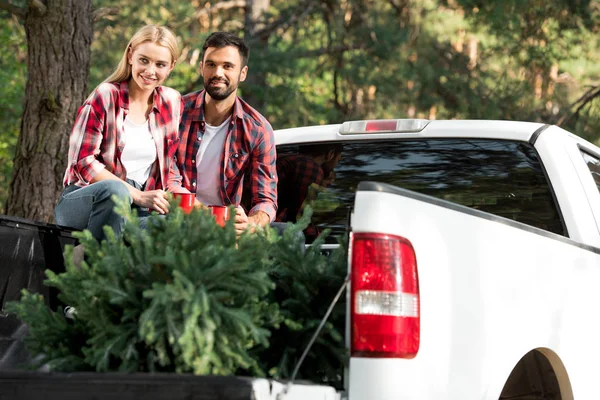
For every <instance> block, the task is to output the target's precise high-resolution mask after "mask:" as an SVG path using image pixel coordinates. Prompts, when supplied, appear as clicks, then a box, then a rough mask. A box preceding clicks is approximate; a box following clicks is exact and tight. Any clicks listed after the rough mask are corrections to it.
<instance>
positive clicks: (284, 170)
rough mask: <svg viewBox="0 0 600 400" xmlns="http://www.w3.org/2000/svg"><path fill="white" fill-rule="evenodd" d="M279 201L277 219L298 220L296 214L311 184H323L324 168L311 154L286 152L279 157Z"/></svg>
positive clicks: (284, 220)
mask: <svg viewBox="0 0 600 400" xmlns="http://www.w3.org/2000/svg"><path fill="white" fill-rule="evenodd" d="M277 174H278V175H279V184H278V185H277V192H278V193H279V203H278V209H277V221H281V222H287V221H292V222H296V215H297V214H298V213H299V212H300V211H301V209H302V204H303V203H304V200H305V199H306V196H307V195H308V189H309V188H310V185H312V184H316V185H319V186H320V185H321V184H322V183H323V179H324V173H323V169H322V168H321V166H320V165H319V164H317V163H316V162H315V161H314V160H313V159H312V158H311V157H310V156H305V155H301V154H284V155H281V156H279V157H278V158H277Z"/></svg>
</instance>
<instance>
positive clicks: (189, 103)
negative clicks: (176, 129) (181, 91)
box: [182, 90, 202, 110]
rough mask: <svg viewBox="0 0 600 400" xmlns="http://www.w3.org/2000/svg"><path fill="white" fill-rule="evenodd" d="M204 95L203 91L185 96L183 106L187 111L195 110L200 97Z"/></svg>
mask: <svg viewBox="0 0 600 400" xmlns="http://www.w3.org/2000/svg"><path fill="white" fill-rule="evenodd" d="M201 93H202V90H197V91H195V92H191V93H188V94H185V95H183V97H182V99H183V106H184V107H185V109H186V110H187V109H189V108H193V107H195V105H196V101H197V100H198V96H200V94H201Z"/></svg>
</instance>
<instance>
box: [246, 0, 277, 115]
mask: <svg viewBox="0 0 600 400" xmlns="http://www.w3.org/2000/svg"><path fill="white" fill-rule="evenodd" d="M269 4H270V0H248V1H247V2H246V21H245V26H244V37H245V40H246V43H248V46H249V47H250V64H251V66H252V68H250V69H249V70H248V76H247V78H246V86H247V88H248V89H247V90H244V91H243V94H242V96H243V98H244V100H245V101H247V102H248V104H250V105H251V106H252V107H254V108H256V109H257V110H258V111H259V112H260V113H261V114H265V113H266V107H267V96H266V88H267V73H266V72H265V71H266V69H267V65H266V61H265V55H266V54H267V50H268V45H269V38H268V36H267V35H264V36H261V37H258V36H257V35H256V33H257V32H259V31H260V30H261V29H262V28H264V21H263V16H264V13H265V12H266V11H267V10H268V9H269Z"/></svg>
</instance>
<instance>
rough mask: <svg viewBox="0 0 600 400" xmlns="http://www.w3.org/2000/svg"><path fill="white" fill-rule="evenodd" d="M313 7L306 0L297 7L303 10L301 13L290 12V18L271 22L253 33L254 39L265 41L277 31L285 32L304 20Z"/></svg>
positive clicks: (309, 0)
mask: <svg viewBox="0 0 600 400" xmlns="http://www.w3.org/2000/svg"><path fill="white" fill-rule="evenodd" d="M314 6H315V2H314V1H312V0H307V1H305V2H303V3H302V4H300V5H299V6H298V8H299V9H302V10H303V11H302V12H301V13H297V12H292V13H291V15H290V16H287V15H286V16H285V17H284V16H282V17H281V18H279V19H277V20H276V21H273V22H271V23H270V24H269V25H267V26H265V27H264V28H262V29H260V30H258V31H257V32H255V33H254V35H255V36H256V37H259V38H262V39H266V38H268V37H269V36H271V34H272V33H273V32H275V31H276V30H277V29H283V30H284V31H285V30H287V29H288V28H289V27H290V26H292V25H293V24H295V23H296V22H297V21H300V20H302V19H304V17H306V16H307V15H308V14H309V13H310V12H311V11H312V9H313V7H314Z"/></svg>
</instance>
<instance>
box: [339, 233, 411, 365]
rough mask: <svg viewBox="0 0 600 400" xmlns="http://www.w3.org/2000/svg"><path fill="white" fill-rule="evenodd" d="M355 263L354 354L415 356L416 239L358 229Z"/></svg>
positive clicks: (352, 350)
mask: <svg viewBox="0 0 600 400" xmlns="http://www.w3.org/2000/svg"><path fill="white" fill-rule="evenodd" d="M351 262H352V264H351V285H352V286H351V290H352V291H351V302H350V307H351V318H352V321H351V323H352V328H351V329H352V348H351V353H352V356H353V357H389V358H413V357H414V356H416V354H417V352H418V351H419V341H420V336H421V329H420V307H419V280H418V274H417V260H416V256H415V251H414V249H413V247H412V245H411V243H410V242H409V241H408V240H406V239H404V238H402V237H399V236H393V235H384V234H377V233H355V234H353V242H352V261H351Z"/></svg>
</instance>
